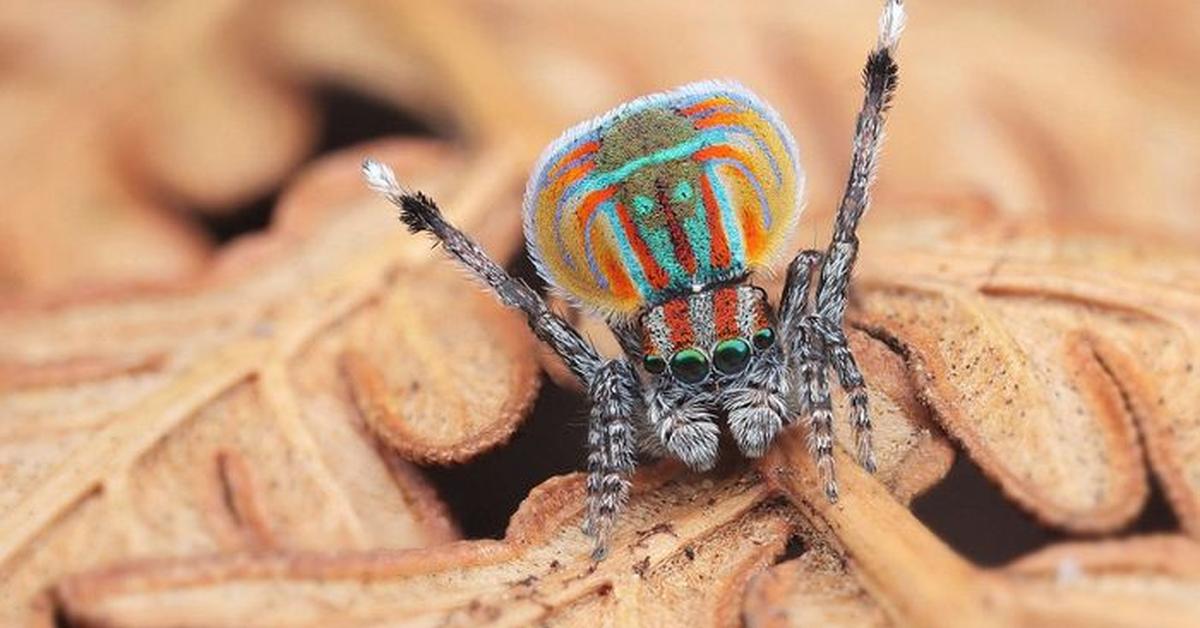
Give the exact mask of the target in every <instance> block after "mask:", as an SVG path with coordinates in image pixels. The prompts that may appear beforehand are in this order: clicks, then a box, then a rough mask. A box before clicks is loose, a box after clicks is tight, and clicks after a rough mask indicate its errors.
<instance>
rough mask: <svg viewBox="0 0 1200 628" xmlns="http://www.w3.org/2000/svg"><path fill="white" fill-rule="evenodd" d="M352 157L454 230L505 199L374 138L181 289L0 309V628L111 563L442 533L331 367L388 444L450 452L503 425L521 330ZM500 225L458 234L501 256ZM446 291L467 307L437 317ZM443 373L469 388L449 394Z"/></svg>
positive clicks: (460, 167) (414, 542)
mask: <svg viewBox="0 0 1200 628" xmlns="http://www.w3.org/2000/svg"><path fill="white" fill-rule="evenodd" d="M364 150H369V151H371V153H372V154H375V155H378V156H380V157H381V158H385V159H388V160H389V161H390V162H392V163H394V164H396V165H397V167H398V168H401V169H402V170H403V171H404V172H406V173H407V174H408V176H409V177H410V180H412V181H414V182H419V183H420V184H421V185H422V187H424V188H427V189H430V190H432V191H435V192H437V193H439V194H440V195H441V196H442V197H443V198H446V199H448V200H449V202H448V207H451V208H453V209H451V210H450V211H451V214H452V215H454V216H455V220H457V221H459V222H461V223H462V224H466V225H474V224H477V223H478V220H479V219H480V217H481V216H483V215H485V214H486V212H487V211H490V210H491V209H493V207H494V205H493V204H492V203H493V202H494V201H495V199H498V198H506V197H507V198H511V199H512V200H511V202H513V203H514V204H515V202H516V199H515V197H512V196H508V191H509V190H510V189H511V184H510V182H511V181H512V176H513V172H514V171H512V170H509V169H505V167H504V166H503V164H504V163H505V159H504V158H503V157H502V156H499V155H494V156H492V157H491V158H489V159H488V160H487V165H486V167H478V166H472V165H470V164H466V165H464V164H463V163H462V160H461V157H459V156H457V155H455V154H453V153H450V152H449V151H448V150H447V149H446V148H445V147H443V146H440V145H436V144H430V143H421V142H398V143H390V144H389V143H382V144H377V145H373V146H370V147H365V148H364V149H362V150H355V151H350V152H347V153H346V154H342V155H338V156H335V157H332V158H330V159H329V160H328V161H326V162H325V163H323V164H321V165H318V166H317V167H315V168H314V171H313V172H312V173H311V174H310V175H308V176H307V177H306V178H305V179H304V180H302V181H301V182H300V183H298V185H297V187H296V189H295V192H294V193H292V194H289V195H287V197H286V198H285V199H284V201H283V202H282V207H281V212H282V213H281V215H280V219H279V221H278V223H277V224H276V226H275V227H274V228H273V230H272V232H271V233H270V234H269V235H267V236H264V237H262V238H258V239H255V240H249V241H246V242H243V243H241V244H240V245H239V246H238V247H235V249H234V250H231V251H230V252H229V253H228V254H227V255H226V256H224V257H223V258H222V259H221V263H220V264H218V266H217V267H216V268H214V270H213V271H212V272H211V273H210V274H209V275H208V276H206V277H205V278H204V279H203V280H201V281H199V282H198V283H197V284H196V285H193V286H185V287H180V288H179V289H176V290H174V291H139V292H133V293H128V294H123V295H113V297H111V298H110V299H109V300H100V301H95V300H93V301H87V302H81V303H73V304H65V305H62V306H57V307H47V308H43V309H38V310H32V311H30V310H11V311H8V312H5V313H4V314H3V316H2V319H3V320H2V321H0V334H3V341H2V342H0V346H2V347H3V349H2V350H0V351H2V353H0V364H3V367H0V376H3V377H4V380H3V381H0V390H4V395H3V396H2V397H0V417H2V419H0V464H2V465H3V466H2V467H0V472H2V474H3V476H4V477H5V482H4V488H3V492H0V505H2V506H3V514H2V515H0V539H2V540H0V582H2V586H3V588H4V590H5V591H6V596H5V597H4V600H3V603H2V604H0V623H3V624H9V625H11V624H14V623H24V622H26V621H29V620H31V619H32V617H33V616H36V615H37V614H38V613H42V614H43V615H44V614H45V613H47V612H49V611H48V609H47V608H46V607H44V606H43V607H39V608H34V607H33V606H31V600H32V599H33V597H34V596H35V594H36V593H37V592H38V591H39V590H40V589H41V588H42V587H45V586H47V585H48V584H49V583H50V582H52V581H53V580H54V579H56V578H58V577H60V576H61V575H62V574H64V573H68V572H71V571H78V570H82V569H87V568H91V567H94V566H97V565H100V564H104V563H108V562H112V561H116V560H125V559H130V558H133V557H138V556H147V557H148V556H186V555H192V554H197V553H213V552H217V551H233V550H239V549H264V548H273V547H286V548H293V549H300V548H307V549H325V550H332V549H335V548H345V549H352V548H358V549H365V548H371V547H380V546H389V547H411V546H423V545H427V544H430V543H436V542H440V541H443V540H446V539H449V538H452V537H453V536H454V534H455V533H454V527H455V525H454V524H453V523H452V522H450V521H449V520H448V519H447V517H446V514H445V513H444V511H443V509H442V507H441V505H440V502H439V501H438V499H437V498H436V497H435V496H434V495H433V493H432V491H431V490H430V489H429V487H428V486H427V485H426V483H425V481H424V480H423V478H422V477H421V476H420V475H419V473H417V472H416V471H415V469H414V468H413V467H412V466H411V465H410V464H409V463H407V462H404V461H402V460H401V459H400V458H399V457H398V456H397V455H396V453H395V452H394V450H393V449H392V448H390V447H389V446H387V445H386V443H383V442H381V441H380V439H378V438H377V437H376V436H375V435H374V434H373V432H372V430H371V429H370V427H369V426H368V425H367V424H366V423H364V422H363V420H362V419H361V418H360V412H359V408H358V406H357V404H356V403H355V400H354V397H353V396H352V390H353V389H357V390H359V391H360V392H361V391H363V390H368V389H367V388H365V387H364V386H363V385H362V384H361V382H360V381H359V380H358V379H357V378H358V377H360V376H361V373H358V372H354V371H353V369H351V371H350V372H343V369H342V363H343V361H344V359H345V357H346V356H347V355H357V356H359V357H358V358H356V359H359V360H361V361H362V362H363V364H365V365H367V367H366V368H369V369H372V370H374V371H380V372H383V373H385V375H384V377H385V379H384V380H383V381H384V382H385V383H386V384H387V385H388V386H389V388H388V389H387V394H389V395H391V396H394V397H395V398H396V399H397V403H398V404H400V406H399V407H402V408H403V409H404V415H403V417H402V418H403V420H405V421H408V423H406V424H405V426H406V429H407V430H408V431H407V432H406V434H408V435H414V436H415V437H423V438H424V440H423V441H422V440H419V439H418V440H416V441H415V442H424V443H425V445H426V446H427V447H428V448H431V451H432V448H434V447H442V448H444V450H445V452H446V453H445V454H444V456H445V457H453V456H454V455H459V454H461V453H462V452H465V451H471V450H473V449H478V448H480V447H484V446H487V445H489V444H491V443H494V442H495V441H496V440H498V439H501V438H503V437H504V436H506V435H507V434H508V433H510V432H511V430H512V427H513V426H514V425H515V424H516V422H517V421H518V420H519V419H520V418H521V415H522V413H523V412H524V408H525V407H526V406H527V405H528V404H529V402H530V400H531V398H532V396H533V394H534V392H535V390H536V387H537V379H536V370H535V369H536V365H535V363H534V362H533V358H532V352H531V344H530V343H531V340H530V336H529V334H528V333H527V332H526V331H525V330H524V329H523V328H522V325H521V322H520V320H519V319H518V318H516V316H515V315H514V314H512V313H511V312H508V311H506V310H504V309H503V308H502V307H501V306H500V305H498V304H495V303H494V302H493V301H492V300H491V299H490V298H489V297H488V296H487V295H486V294H484V293H483V292H482V291H481V290H479V289H478V288H477V287H475V286H474V285H472V284H470V283H468V282H464V281H460V280H458V279H456V278H447V275H449V276H450V277H454V273H453V271H451V270H449V269H448V268H446V267H445V266H444V265H441V264H438V265H435V266H432V267H430V268H423V266H424V265H425V264H426V262H427V260H429V259H435V258H434V252H432V251H430V250H429V248H428V246H427V245H426V244H425V243H424V242H420V241H415V240H414V239H413V238H411V237H408V236H407V235H406V234H402V233H401V232H400V230H399V229H397V228H396V226H395V222H394V218H393V216H392V212H391V211H390V210H389V209H388V208H387V206H386V204H385V203H383V202H381V201H379V200H377V199H375V198H373V197H372V196H371V195H370V194H369V193H368V192H367V191H365V190H364V189H363V188H362V186H361V184H360V182H359V181H358V178H357V176H355V174H354V173H355V172H356V171H357V164H358V163H359V161H360V160H361V158H362V155H363V151H364ZM498 166H499V167H498ZM454 172H456V173H459V174H457V175H455V174H452V173H454ZM485 199H486V200H487V201H488V203H486V204H485V203H483V202H482V201H484V200H485ZM511 215H512V216H514V220H511V221H507V224H505V221H498V220H495V219H491V220H489V224H488V228H486V229H479V230H478V232H479V233H481V234H482V235H483V238H484V241H485V242H486V243H487V244H488V245H489V247H490V248H492V249H493V251H498V254H499V255H504V254H505V253H506V252H507V251H510V250H511V247H512V245H513V243H515V242H517V241H518V238H516V237H515V235H516V233H515V231H516V230H517V229H518V228H519V227H518V224H517V220H516V219H515V216H517V212H516V211H515V209H514V211H512V212H511ZM489 234H490V235H489ZM436 259H439V260H440V258H436ZM118 296H119V298H118ZM450 301H453V302H455V303H458V304H460V306H461V307H462V308H463V309H462V311H463V314H464V315H462V316H456V317H452V318H446V317H444V316H441V312H443V311H444V308H445V304H446V303H447V302H450ZM414 334H415V335H414ZM501 334H504V335H505V336H508V337H504V338H501ZM484 338H490V339H492V340H493V341H492V342H487V341H484V340H482V339H484ZM432 342H436V343H437V345H436V347H435V348H436V351H435V350H432V349H431V345H430V344H429V343H432ZM455 369H457V370H455ZM439 372H440V373H443V375H442V377H443V379H442V380H439V379H437V377H434V376H431V374H435V373H439ZM482 373H488V374H489V376H488V377H486V378H483V377H482V376H481V374H482ZM416 374H420V375H421V376H420V378H419V384H418V385H411V384H412V383H413V382H418V378H417V375H416ZM496 374H502V375H503V376H500V377H497V376H495V375H496ZM456 375H457V376H461V377H474V378H476V379H480V380H481V381H479V382H478V383H477V384H476V385H472V386H460V387H458V388H457V389H456V390H455V391H454V393H453V394H454V395H455V396H454V397H453V398H454V399H455V400H456V403H454V404H446V403H445V399H446V398H448V396H449V395H450V394H451V393H449V392H447V391H446V390H443V387H445V386H448V385H450V384H449V382H451V381H452V380H453V378H454V376H456ZM391 386H401V387H402V388H401V389H393V388H390V387H391ZM372 394H375V393H374V392H369V393H366V396H365V397H364V396H363V395H360V400H361V399H364V398H365V399H372V398H373V397H371V396H370V395H372ZM387 435H388V434H384V436H387ZM437 456H438V454H437V453H431V454H430V457H437ZM42 619H45V616H43V617H42Z"/></svg>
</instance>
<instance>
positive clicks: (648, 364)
mask: <svg viewBox="0 0 1200 628" xmlns="http://www.w3.org/2000/svg"><path fill="white" fill-rule="evenodd" d="M642 367H643V368H645V369H646V371H647V372H650V373H653V374H655V375H661V374H662V372H663V371H665V370H667V361H666V360H664V359H662V358H661V357H659V356H657V355H648V356H646V357H644V358H642Z"/></svg>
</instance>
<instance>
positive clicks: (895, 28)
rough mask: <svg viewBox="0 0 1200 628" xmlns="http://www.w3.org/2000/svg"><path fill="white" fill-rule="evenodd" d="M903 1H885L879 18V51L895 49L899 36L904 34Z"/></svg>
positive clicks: (877, 45)
mask: <svg viewBox="0 0 1200 628" xmlns="http://www.w3.org/2000/svg"><path fill="white" fill-rule="evenodd" d="M905 19H906V16H905V13H904V0H885V3H884V5H883V13H882V14H881V15H880V16H879V42H878V43H877V44H876V47H877V48H878V49H879V50H883V49H885V48H886V49H888V50H892V49H895V48H896V44H898V43H900V34H901V33H903V32H904V21H905Z"/></svg>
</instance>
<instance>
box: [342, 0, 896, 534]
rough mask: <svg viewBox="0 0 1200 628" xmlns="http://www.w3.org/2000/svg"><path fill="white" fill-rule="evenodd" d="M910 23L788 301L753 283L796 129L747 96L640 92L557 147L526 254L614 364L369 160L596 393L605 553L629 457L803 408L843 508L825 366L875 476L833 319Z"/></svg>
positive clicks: (592, 453)
mask: <svg viewBox="0 0 1200 628" xmlns="http://www.w3.org/2000/svg"><path fill="white" fill-rule="evenodd" d="M903 22H904V12H903V7H902V4H901V0H886V2H885V6H884V12H883V16H882V18H881V19H880V35H879V41H878V43H877V44H876V47H875V49H874V50H873V51H872V52H871V54H870V55H869V56H868V58H867V65H866V68H865V70H864V73H863V78H864V83H865V88H866V96H865V99H864V102H863V108H862V110H861V111H860V112H859V116H858V124H857V126H856V129H855V135H854V144H853V153H852V159H851V172H850V177H849V181H848V182H847V185H846V191H845V194H844V196H843V198H842V202H841V205H840V206H839V208H838V213H837V219H836V222H835V224H834V230H833V240H832V242H830V244H829V246H828V248H827V249H826V251H825V252H824V253H822V252H818V251H801V252H800V253H799V254H797V255H796V256H795V258H794V259H793V260H792V262H791V264H790V265H789V266H788V273H787V281H786V283H785V285H784V289H783V294H782V295H781V297H780V299H779V305H778V308H775V307H773V306H772V305H771V303H770V301H769V299H768V297H767V294H766V292H765V291H764V290H762V289H761V288H759V287H757V286H754V285H752V284H751V283H749V278H750V277H751V276H752V274H753V273H754V271H756V270H758V269H761V268H764V267H766V266H767V265H768V264H769V263H770V262H771V261H772V260H773V259H774V258H776V257H777V256H778V254H779V253H781V252H782V250H783V247H784V246H785V244H786V242H787V240H788V238H789V237H790V236H791V235H792V232H793V230H794V228H795V225H796V222H797V218H798V216H799V214H800V209H801V207H802V204H801V194H802V191H803V187H804V176H803V171H802V170H801V168H800V164H799V157H798V152H797V150H796V146H795V142H794V141H793V139H792V136H791V134H790V133H789V132H788V130H787V127H786V126H785V125H784V124H783V122H782V121H781V119H780V117H779V115H778V114H776V113H775V112H774V110H773V109H771V107H769V106H768V105H767V104H766V103H764V102H763V101H762V100H760V99H759V98H758V97H756V96H755V95H754V94H752V93H751V92H750V91H749V90H747V89H745V88H744V87H741V86H740V85H737V84H735V83H730V82H718V81H709V82H703V83H694V84H691V85H685V86H683V87H680V88H677V89H674V90H671V91H668V92H663V93H659V94H652V95H649V96H645V97H642V98H639V99H637V100H634V101H632V102H629V103H626V104H624V105H621V106H619V107H617V108H616V109H614V110H612V111H610V112H608V113H606V114H604V115H602V116H599V117H597V118H596V119H594V120H591V121H589V122H586V123H583V124H581V125H579V126H576V127H574V128H572V129H570V130H568V131H567V132H566V133H564V134H563V136H562V137H560V138H559V139H558V140H557V141H556V142H554V143H553V144H551V146H550V147H549V148H547V149H546V151H545V152H544V153H543V155H542V158H541V159H540V160H539V162H538V165H537V166H536V167H535V169H534V173H533V175H532V176H531V177H530V180H529V185H528V187H527V189H526V193H525V206H524V218H525V221H524V222H525V237H526V241H527V244H528V248H529V252H530V255H531V257H532V258H533V260H534V262H535V264H536V265H537V267H538V271H539V272H540V274H541V275H542V276H543V277H544V278H545V279H546V281H547V282H548V283H549V284H550V285H551V286H552V287H553V288H555V289H556V290H558V291H559V292H560V293H562V294H563V295H564V296H566V297H567V298H569V299H571V300H572V301H573V302H575V303H576V304H577V305H579V306H580V307H582V308H584V309H587V310H591V311H592V312H594V313H596V314H597V315H600V316H603V317H605V318H606V319H607V320H608V321H609V324H610V326H611V328H612V329H613V332H614V333H615V335H616V336H617V338H618V340H619V341H620V343H621V347H622V349H623V351H624V353H625V356H624V357H622V358H604V357H602V356H600V354H599V353H598V352H597V351H596V349H595V348H594V347H593V346H592V345H591V344H590V343H588V342H587V341H586V340H584V339H583V337H582V336H581V335H580V334H579V333H578V332H577V331H576V330H575V329H574V328H573V327H571V325H570V324H569V323H567V322H566V321H565V320H564V319H562V318H561V317H559V316H558V315H556V314H554V313H553V312H551V311H550V309H549V308H548V307H547V305H546V303H545V302H544V301H543V300H542V298H541V297H540V296H538V295H537V294H536V293H534V292H533V291H532V290H530V289H529V288H528V287H527V286H526V285H525V284H523V283H521V282H519V281H517V280H514V279H512V278H511V277H509V276H508V275H507V274H506V273H505V272H504V271H503V270H502V269H501V268H500V267H499V266H498V265H496V264H495V263H494V262H493V261H492V260H490V259H488V257H487V256H486V255H485V254H484V253H483V252H482V251H481V250H480V249H479V248H478V247H477V246H476V245H475V244H474V243H473V242H471V240H470V239H468V238H467V237H466V236H465V235H463V233H462V232H460V231H458V230H457V229H455V228H454V227H453V226H451V225H450V224H449V223H447V222H446V221H445V219H444V218H443V217H442V214H441V212H440V211H439V210H438V208H437V206H436V205H435V204H434V203H433V201H432V200H430V199H429V198H428V197H426V196H424V195H422V194H420V193H412V192H408V191H406V190H404V189H403V188H401V187H400V186H399V185H398V184H397V183H396V181H395V179H394V177H393V176H392V173H391V171H390V170H388V169H387V167H386V166H383V165H382V164H379V163H377V162H373V161H370V160H368V161H367V162H366V163H364V165H363V169H364V174H365V176H366V178H367V181H368V183H369V184H370V185H371V186H372V187H373V188H375V189H377V190H379V191H380V192H382V193H383V194H384V195H385V196H387V197H388V198H389V199H390V200H391V201H392V202H394V203H396V204H397V205H399V206H400V208H401V219H402V220H403V221H404V222H405V223H406V224H407V225H408V226H409V227H410V228H411V229H412V230H414V231H428V232H430V233H431V234H433V235H434V236H436V237H437V238H438V239H439V240H440V241H441V242H442V243H443V244H444V245H445V247H446V249H447V251H449V252H450V253H451V254H452V255H453V256H454V257H456V258H457V259H458V260H459V261H460V262H461V263H462V264H463V265H465V266H466V267H467V268H468V269H470V270H471V271H472V272H473V273H475V274H476V275H478V276H479V277H480V278H481V279H483V280H484V281H485V282H486V283H487V284H488V285H489V286H490V287H491V288H492V289H493V290H495V292H496V293H497V295H498V296H499V298H500V299H501V300H502V301H503V302H504V303H505V304H507V305H509V306H511V307H515V308H518V309H520V310H522V311H523V312H524V313H525V314H526V316H527V318H528V321H529V325H530V327H531V328H532V329H533V331H534V332H535V333H536V334H537V336H538V337H539V338H540V339H541V340H542V341H544V342H546V343H547V344H549V345H550V346H551V348H553V349H554V350H555V352H556V353H558V355H559V356H560V357H562V359H563V360H564V361H565V362H566V364H567V365H568V366H569V367H570V368H571V370H572V371H573V372H574V373H575V375H576V376H577V377H579V379H580V380H581V381H583V382H584V384H585V386H586V388H587V391H588V396H589V398H590V401H591V419H590V422H589V428H588V449H589V454H588V481H587V491H588V512H587V517H586V521H585V529H586V530H587V531H588V532H589V533H590V534H593V535H594V536H595V537H596V552H595V555H596V556H597V557H600V556H602V555H603V553H604V550H605V547H606V544H607V539H608V535H609V533H610V530H611V527H612V523H613V521H614V519H615V517H616V513H617V511H618V510H619V509H620V506H621V504H622V503H623V502H624V500H625V498H626V496H627V495H628V491H629V475H630V474H631V473H632V471H633V467H634V464H635V460H636V454H637V453H638V452H639V451H641V452H644V453H648V454H660V455H670V456H674V457H676V458H678V459H680V460H682V461H684V462H685V463H687V464H688V465H689V466H691V467H693V468H696V469H708V468H710V467H712V466H713V465H714V464H715V463H716V460H717V453H718V449H719V448H718V443H719V439H720V435H721V433H722V429H721V425H724V426H725V427H726V428H727V431H728V433H729V435H730V437H731V438H732V439H733V441H734V442H735V443H736V445H737V446H738V448H739V449H740V450H741V452H742V453H743V454H745V455H746V456H750V457H756V456H760V455H762V454H763V452H764V451H766V449H767V447H768V446H769V445H770V444H771V442H772V441H773V440H774V438H775V436H776V434H778V433H779V431H780V430H781V429H783V428H784V427H785V426H787V425H788V424H790V423H792V422H793V421H794V420H795V418H796V417H798V416H803V417H805V418H807V421H808V428H809V445H810V448H811V449H812V451H813V454H814V456H815V458H816V460H817V467H818V469H819V470H820V472H821V475H822V477H823V480H824V482H825V491H826V494H827V495H828V496H829V498H830V499H831V500H833V499H836V498H837V484H836V481H835V479H834V474H833V455H832V454H833V428H832V414H833V413H832V406H831V403H830V397H829V384H828V373H829V372H830V371H832V372H834V373H836V374H837V377H838V379H839V381H840V383H841V385H842V387H843V388H845V389H846V392H847V395H848V397H849V400H850V406H851V413H852V416H851V422H852V425H853V427H854V432H855V435H856V441H857V443H856V449H857V453H858V457H859V460H860V462H862V464H863V465H864V466H866V467H867V468H873V467H874V458H873V456H872V451H871V440H870V427H871V424H870V419H869V416H868V413H867V397H866V393H865V388H864V385H863V379H862V376H861V374H860V373H859V370H858V366H857V365H856V364H855V361H854V356H853V354H852V353H851V351H850V349H849V347H848V345H847V343H846V336H845V332H844V329H843V320H842V319H843V316H844V313H845V309H846V301H847V294H848V288H849V280H850V275H851V272H852V269H853V266H854V259H855V256H856V255H857V252H858V239H857V236H856V235H855V232H856V230H857V227H858V222H859V219H860V218H861V217H862V215H863V213H864V212H865V211H866V208H867V205H868V200H869V199H868V190H869V187H870V183H871V181H872V179H873V177H874V174H875V169H876V158H877V154H878V150H879V146H880V144H881V142H882V138H883V118H884V114H885V112H886V110H887V106H888V103H889V101H890V98H891V95H892V93H893V91H894V90H895V87H896V65H895V62H894V60H893V56H892V55H893V52H894V49H895V46H896V43H897V41H898V39H899V36H900V31H901V29H902V27H903Z"/></svg>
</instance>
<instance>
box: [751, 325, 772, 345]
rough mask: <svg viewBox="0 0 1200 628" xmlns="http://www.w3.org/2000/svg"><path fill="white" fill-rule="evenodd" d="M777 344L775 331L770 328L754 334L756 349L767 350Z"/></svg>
mask: <svg viewBox="0 0 1200 628" xmlns="http://www.w3.org/2000/svg"><path fill="white" fill-rule="evenodd" d="M773 344H775V330H774V329H771V328H770V327H764V328H762V329H760V330H758V331H756V332H754V348H756V349H766V348H767V347H769V346H771V345H773Z"/></svg>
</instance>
